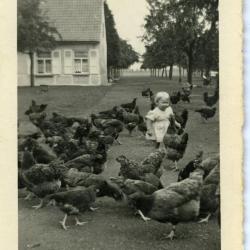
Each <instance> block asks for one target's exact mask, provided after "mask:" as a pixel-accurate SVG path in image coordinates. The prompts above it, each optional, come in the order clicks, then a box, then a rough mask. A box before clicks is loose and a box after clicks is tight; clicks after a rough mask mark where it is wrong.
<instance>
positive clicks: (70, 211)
mask: <svg viewBox="0 0 250 250" xmlns="http://www.w3.org/2000/svg"><path fill="white" fill-rule="evenodd" d="M97 191H98V188H96V187H95V186H94V185H93V186H90V187H88V188H81V189H79V188H78V189H76V190H69V191H65V192H58V193H55V194H51V195H48V196H47V197H46V199H47V200H55V201H56V204H57V206H58V207H59V208H60V210H61V211H63V212H64V213H65V216H64V218H63V220H62V221H60V224H61V225H62V228H63V229H64V230H67V229H68V226H66V220H67V217H68V216H71V215H74V216H75V221H76V225H78V226H82V225H84V224H86V223H87V222H80V221H79V220H78V218H77V216H78V215H79V214H81V213H84V212H85V211H87V210H89V209H90V210H91V209H93V208H92V207H91V205H92V204H93V203H94V202H95V200H96V192H97Z"/></svg>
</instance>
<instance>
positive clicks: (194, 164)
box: [178, 151, 203, 181]
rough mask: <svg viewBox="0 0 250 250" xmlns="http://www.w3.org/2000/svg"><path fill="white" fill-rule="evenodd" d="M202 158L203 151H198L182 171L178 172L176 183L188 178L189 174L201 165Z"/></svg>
mask: <svg viewBox="0 0 250 250" xmlns="http://www.w3.org/2000/svg"><path fill="white" fill-rule="evenodd" d="M202 156H203V151H199V152H198V154H197V155H196V156H195V159H193V160H191V161H190V162H189V163H188V164H187V165H186V166H185V167H184V168H183V169H181V170H180V172H179V174H178V181H182V180H185V179H187V178H188V177H189V175H190V173H192V172H193V171H194V170H195V169H196V168H197V167H198V166H199V164H200V163H201V161H202Z"/></svg>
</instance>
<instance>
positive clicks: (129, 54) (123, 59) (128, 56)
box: [118, 39, 139, 69]
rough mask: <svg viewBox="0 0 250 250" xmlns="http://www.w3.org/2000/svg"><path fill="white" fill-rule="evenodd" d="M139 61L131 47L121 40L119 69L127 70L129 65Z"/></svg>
mask: <svg viewBox="0 0 250 250" xmlns="http://www.w3.org/2000/svg"><path fill="white" fill-rule="evenodd" d="M138 61H139V55H138V53H137V52H136V51H134V49H133V47H132V46H131V45H130V44H129V43H128V42H127V41H126V40H123V39H120V57H119V64H118V66H119V68H122V69H127V68H128V67H129V66H130V65H132V64H133V63H135V62H138Z"/></svg>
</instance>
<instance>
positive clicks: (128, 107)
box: [120, 98, 137, 112]
mask: <svg viewBox="0 0 250 250" xmlns="http://www.w3.org/2000/svg"><path fill="white" fill-rule="evenodd" d="M136 100H137V98H134V99H133V101H132V102H130V103H124V104H121V105H120V106H121V107H122V108H124V109H125V110H126V111H128V112H132V111H133V110H134V109H135V106H136Z"/></svg>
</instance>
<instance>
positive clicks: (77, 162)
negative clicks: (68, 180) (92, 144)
mask: <svg viewBox="0 0 250 250" xmlns="http://www.w3.org/2000/svg"><path fill="white" fill-rule="evenodd" d="M98 157H100V158H101V156H99V155H96V154H83V155H81V156H78V157H76V158H74V159H72V160H70V161H67V162H66V163H65V166H66V167H67V168H68V169H70V168H76V169H78V170H79V171H81V172H87V173H93V172H94V162H95V160H96V159H97V158H98Z"/></svg>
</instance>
